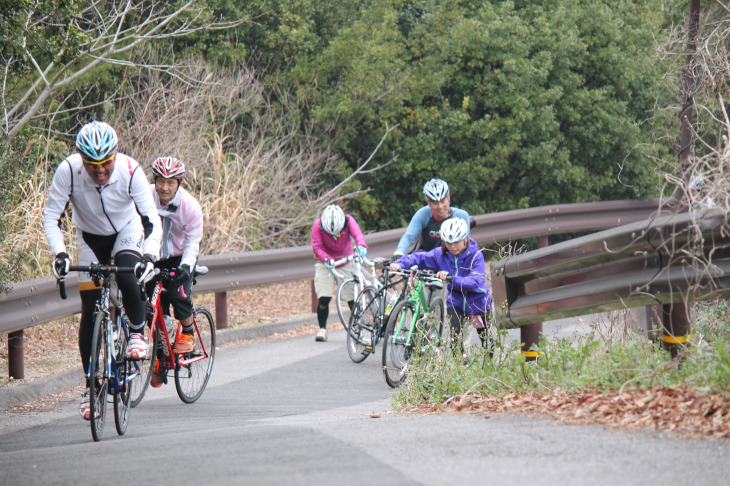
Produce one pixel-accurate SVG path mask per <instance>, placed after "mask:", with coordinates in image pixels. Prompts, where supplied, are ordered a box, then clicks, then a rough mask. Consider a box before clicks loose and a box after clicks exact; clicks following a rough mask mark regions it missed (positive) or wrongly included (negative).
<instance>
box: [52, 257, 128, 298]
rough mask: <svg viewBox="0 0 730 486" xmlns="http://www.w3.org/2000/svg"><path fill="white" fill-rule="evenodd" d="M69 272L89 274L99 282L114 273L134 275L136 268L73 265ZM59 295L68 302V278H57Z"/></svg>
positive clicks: (98, 264)
mask: <svg viewBox="0 0 730 486" xmlns="http://www.w3.org/2000/svg"><path fill="white" fill-rule="evenodd" d="M68 271H69V272H87V273H89V274H90V275H91V277H92V278H94V279H96V280H98V279H99V277H104V276H106V275H111V274H112V273H134V267H118V266H116V265H105V264H102V263H91V264H89V265H71V266H70V267H69V268H68ZM56 284H57V285H58V293H59V294H60V296H61V299H63V300H66V298H67V297H68V295H66V278H65V277H64V278H57V279H56Z"/></svg>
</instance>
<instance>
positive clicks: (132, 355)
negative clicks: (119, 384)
mask: <svg viewBox="0 0 730 486" xmlns="http://www.w3.org/2000/svg"><path fill="white" fill-rule="evenodd" d="M127 359H147V338H146V337H144V334H140V333H136V332H133V333H129V342H128V343H127Z"/></svg>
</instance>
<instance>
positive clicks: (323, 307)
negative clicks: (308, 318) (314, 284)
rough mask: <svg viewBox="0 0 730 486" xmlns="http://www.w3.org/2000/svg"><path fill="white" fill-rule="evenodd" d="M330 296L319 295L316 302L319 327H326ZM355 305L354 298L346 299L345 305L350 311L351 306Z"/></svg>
mask: <svg viewBox="0 0 730 486" xmlns="http://www.w3.org/2000/svg"><path fill="white" fill-rule="evenodd" d="M331 301H332V297H320V298H319V301H318V302H317V322H318V323H319V328H320V329H326V328H327V318H328V317H329V316H330V302H331ZM353 305H355V301H354V300H349V301H347V306H348V307H349V308H350V310H351V311H352V306H353Z"/></svg>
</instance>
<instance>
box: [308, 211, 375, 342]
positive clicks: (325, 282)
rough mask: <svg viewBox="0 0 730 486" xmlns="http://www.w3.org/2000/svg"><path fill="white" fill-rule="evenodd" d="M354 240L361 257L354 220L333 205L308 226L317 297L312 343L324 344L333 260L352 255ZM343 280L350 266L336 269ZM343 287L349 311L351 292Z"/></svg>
mask: <svg viewBox="0 0 730 486" xmlns="http://www.w3.org/2000/svg"><path fill="white" fill-rule="evenodd" d="M350 238H352V239H353V240H355V244H356V245H357V251H358V253H359V254H360V256H362V257H364V256H366V255H367V253H368V246H367V244H365V238H364V237H363V235H362V231H360V226H358V224H357V222H356V221H355V218H353V217H352V216H350V215H349V214H345V213H344V212H343V211H342V208H340V207H339V206H338V205H337V204H330V205H329V206H327V207H326V208H324V211H322V217H321V218H319V219H317V220H316V221H315V222H314V224H313V225H312V250H314V260H315V263H314V292H315V293H316V294H317V322H318V323H319V331H317V335H316V337H315V341H327V317H329V309H330V301H331V300H332V297H333V295H334V292H333V288H334V284H335V277H334V275H332V272H330V270H331V269H334V262H335V260H339V259H341V258H345V257H348V256H350V255H352V254H353V249H352V241H350ZM337 271H338V272H339V273H341V274H343V275H344V278H347V277H348V276H350V275H352V271H353V270H352V262H347V263H345V264H344V265H340V266H338V267H337ZM349 287H350V288H347V286H346V287H344V288H343V294H344V297H345V298H346V299H347V301H348V302H347V303H348V304H349V305H350V309H352V305H353V304H354V302H353V297H354V293H353V292H354V288H353V287H352V286H351V285H350V286H349Z"/></svg>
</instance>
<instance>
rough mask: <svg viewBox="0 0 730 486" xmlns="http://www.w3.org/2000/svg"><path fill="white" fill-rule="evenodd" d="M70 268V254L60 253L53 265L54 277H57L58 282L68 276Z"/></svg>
mask: <svg viewBox="0 0 730 486" xmlns="http://www.w3.org/2000/svg"><path fill="white" fill-rule="evenodd" d="M70 266H71V258H69V256H68V253H66V252H61V253H59V254H58V255H56V259H55V260H54V261H53V264H52V265H51V271H52V272H53V276H54V277H56V279H57V280H61V279H63V278H65V277H66V275H68V269H69V267H70Z"/></svg>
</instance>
